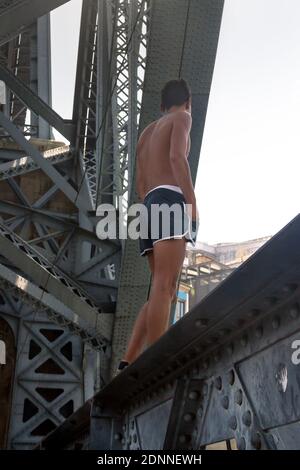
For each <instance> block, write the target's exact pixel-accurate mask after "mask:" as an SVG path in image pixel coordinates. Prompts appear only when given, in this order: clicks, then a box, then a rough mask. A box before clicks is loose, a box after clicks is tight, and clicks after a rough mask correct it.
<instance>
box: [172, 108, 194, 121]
mask: <svg viewBox="0 0 300 470" xmlns="http://www.w3.org/2000/svg"><path fill="white" fill-rule="evenodd" d="M171 116H172V119H173V121H176V122H182V123H186V124H190V123H191V122H192V116H191V114H190V113H188V112H187V111H184V110H180V111H176V112H175V113H172V115H171Z"/></svg>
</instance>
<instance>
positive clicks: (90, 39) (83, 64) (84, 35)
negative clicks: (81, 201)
mask: <svg viewBox="0 0 300 470" xmlns="http://www.w3.org/2000/svg"><path fill="white" fill-rule="evenodd" d="M97 30H98V2H97V0H83V4H82V14H81V26H80V38H79V49H78V59H77V73H76V82H75V94H74V107H73V123H74V125H75V136H74V147H75V153H76V157H77V161H78V162H79V165H80V166H79V171H80V175H81V178H82V179H85V180H86V181H87V188H88V194H89V200H90V204H91V206H92V207H93V208H94V209H95V194H96V183H97V175H96V101H97Z"/></svg>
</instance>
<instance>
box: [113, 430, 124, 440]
mask: <svg viewBox="0 0 300 470" xmlns="http://www.w3.org/2000/svg"><path fill="white" fill-rule="evenodd" d="M114 440H115V441H121V440H122V434H121V433H120V432H117V433H116V434H115V435H114Z"/></svg>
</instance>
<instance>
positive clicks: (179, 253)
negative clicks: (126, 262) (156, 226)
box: [147, 238, 186, 346]
mask: <svg viewBox="0 0 300 470" xmlns="http://www.w3.org/2000/svg"><path fill="white" fill-rule="evenodd" d="M185 246H186V240H185V239H184V238H181V239H173V240H162V241H160V242H157V243H155V244H154V247H153V248H154V249H153V253H154V274H153V280H152V286H151V291H150V296H149V300H148V305H147V346H150V345H151V344H152V343H154V342H155V341H157V340H158V339H159V338H160V337H161V336H162V335H163V334H164V333H165V331H166V330H167V329H168V326H169V316H170V308H171V302H172V300H173V299H174V296H175V295H176V289H177V279H178V276H179V274H180V271H181V268H182V264H183V261H184V256H185Z"/></svg>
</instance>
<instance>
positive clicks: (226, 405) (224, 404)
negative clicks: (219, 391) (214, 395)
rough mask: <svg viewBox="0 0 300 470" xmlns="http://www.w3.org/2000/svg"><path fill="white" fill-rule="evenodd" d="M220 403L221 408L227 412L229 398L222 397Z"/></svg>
mask: <svg viewBox="0 0 300 470" xmlns="http://www.w3.org/2000/svg"><path fill="white" fill-rule="evenodd" d="M221 403H222V406H223V408H225V410H228V408H229V398H228V397H227V396H226V395H225V396H224V397H222V400H221Z"/></svg>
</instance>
